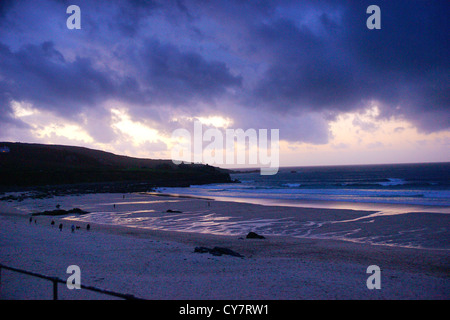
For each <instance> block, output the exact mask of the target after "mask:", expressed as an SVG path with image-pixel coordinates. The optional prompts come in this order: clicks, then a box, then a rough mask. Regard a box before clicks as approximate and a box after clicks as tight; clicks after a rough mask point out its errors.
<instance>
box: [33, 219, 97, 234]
mask: <svg viewBox="0 0 450 320" xmlns="http://www.w3.org/2000/svg"><path fill="white" fill-rule="evenodd" d="M29 222H30V224H31V223H32V222H33V218H32V217H30V220H29ZM34 223H35V224H36V223H37V221H36V219H34ZM50 225H51V226H52V228H53V227H54V226H55V220H52V222H50ZM58 228H59V231H62V229H63V224H62V223H60V224H59V226H58ZM80 228H81V227H80V226H75V225H74V224H72V226H71V227H70V229H71V230H72V232H75V229H77V230H78V229H80ZM86 230H87V231H89V230H91V225H90V224H89V223H88V224H87V225H86Z"/></svg>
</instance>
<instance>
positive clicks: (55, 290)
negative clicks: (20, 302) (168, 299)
mask: <svg viewBox="0 0 450 320" xmlns="http://www.w3.org/2000/svg"><path fill="white" fill-rule="evenodd" d="M2 269H6V270H10V271H14V272H18V273H22V274H26V275H29V276H33V277H37V278H41V279H45V280H49V281H51V282H52V283H53V300H58V283H62V284H66V281H64V280H61V279H59V278H57V277H49V276H45V275H42V274H39V273H35V272H31V271H27V270H22V269H17V268H13V267H8V266H5V265H3V264H1V263H0V287H1V285H2V281H1V271H2ZM80 288H82V289H86V290H90V291H94V292H98V293H102V294H106V295H110V296H113V297H117V298H122V299H125V300H142V299H140V298H137V297H135V296H133V295H131V294H123V293H118V292H114V291H110V290H104V289H99V288H95V287H91V286H85V285H82V284H80Z"/></svg>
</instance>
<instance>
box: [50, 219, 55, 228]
mask: <svg viewBox="0 0 450 320" xmlns="http://www.w3.org/2000/svg"><path fill="white" fill-rule="evenodd" d="M50 224H51V225H52V228H53V227H54V226H55V221H53V220H52V222H51V223H50Z"/></svg>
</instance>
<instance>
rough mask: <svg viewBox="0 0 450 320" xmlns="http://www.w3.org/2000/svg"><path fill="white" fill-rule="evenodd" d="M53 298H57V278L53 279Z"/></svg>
mask: <svg viewBox="0 0 450 320" xmlns="http://www.w3.org/2000/svg"><path fill="white" fill-rule="evenodd" d="M52 282H53V300H58V279H56V278H55V279H53V280H52Z"/></svg>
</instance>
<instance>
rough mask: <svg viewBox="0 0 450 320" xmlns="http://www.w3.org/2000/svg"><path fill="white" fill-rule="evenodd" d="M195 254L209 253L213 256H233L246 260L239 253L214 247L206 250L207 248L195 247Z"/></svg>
mask: <svg viewBox="0 0 450 320" xmlns="http://www.w3.org/2000/svg"><path fill="white" fill-rule="evenodd" d="M194 252H197V253H209V254H212V255H213V256H221V255H229V256H233V257H239V258H244V256H243V255H241V254H240V253H237V252H236V251H233V250H231V249H228V248H222V247H214V248H212V249H210V248H206V247H195V249H194Z"/></svg>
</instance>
